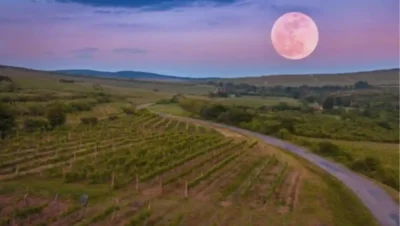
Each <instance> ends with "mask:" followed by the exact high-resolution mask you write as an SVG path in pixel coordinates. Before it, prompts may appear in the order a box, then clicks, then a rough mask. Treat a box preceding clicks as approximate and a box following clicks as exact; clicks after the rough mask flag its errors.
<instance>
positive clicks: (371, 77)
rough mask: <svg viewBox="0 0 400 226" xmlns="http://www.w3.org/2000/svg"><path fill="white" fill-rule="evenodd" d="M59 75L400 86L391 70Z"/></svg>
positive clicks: (78, 72) (83, 72) (74, 72)
mask: <svg viewBox="0 0 400 226" xmlns="http://www.w3.org/2000/svg"><path fill="white" fill-rule="evenodd" d="M54 72H56V73H62V74H68V75H74V76H80V75H83V76H92V77H101V78H106V77H107V78H124V79H135V80H148V81H165V82H206V81H215V82H233V83H247V84H252V85H257V86H259V85H265V86H276V85H282V86H301V85H309V86H322V85H352V84H354V83H356V82H357V81H361V80H362V81H366V82H368V83H369V84H371V85H391V86H392V85H395V86H398V85H399V69H398V68H397V69H387V70H376V71H365V72H353V73H341V74H312V75H310V74H297V75H293V74H292V75H265V76H254V77H240V78H211V77H209V78H190V77H178V76H170V75H161V74H155V73H149V72H138V71H118V72H104V71H92V70H58V71H54Z"/></svg>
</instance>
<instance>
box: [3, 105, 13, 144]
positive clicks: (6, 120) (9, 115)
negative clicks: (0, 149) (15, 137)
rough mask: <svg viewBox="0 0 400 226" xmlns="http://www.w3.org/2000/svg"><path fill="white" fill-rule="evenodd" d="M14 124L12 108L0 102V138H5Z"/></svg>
mask: <svg viewBox="0 0 400 226" xmlns="http://www.w3.org/2000/svg"><path fill="white" fill-rule="evenodd" d="M15 125H16V123H15V116H14V114H13V112H12V109H11V108H10V107H8V106H7V105H5V104H0V138H2V139H3V138H5V136H6V134H7V133H8V132H10V131H11V129H12V128H13V127H14V126H15Z"/></svg>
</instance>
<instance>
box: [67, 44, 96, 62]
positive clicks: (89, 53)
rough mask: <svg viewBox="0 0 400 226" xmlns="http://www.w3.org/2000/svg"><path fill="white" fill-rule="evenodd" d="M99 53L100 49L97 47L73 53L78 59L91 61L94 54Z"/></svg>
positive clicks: (76, 50)
mask: <svg viewBox="0 0 400 226" xmlns="http://www.w3.org/2000/svg"><path fill="white" fill-rule="evenodd" d="M98 51H99V49H98V48H95V47H86V48H81V49H75V50H72V51H71V52H72V53H73V54H74V55H75V57H76V58H79V59H91V58H93V57H94V54H95V53H97V52H98Z"/></svg>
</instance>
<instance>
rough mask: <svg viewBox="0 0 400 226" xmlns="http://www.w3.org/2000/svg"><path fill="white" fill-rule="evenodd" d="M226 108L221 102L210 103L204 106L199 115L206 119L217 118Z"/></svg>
mask: <svg viewBox="0 0 400 226" xmlns="http://www.w3.org/2000/svg"><path fill="white" fill-rule="evenodd" d="M227 110H228V107H226V106H224V105H221V104H212V105H208V106H204V107H203V108H202V109H201V111H200V115H201V116H202V117H204V118H206V119H217V118H218V116H219V115H220V114H222V113H224V112H225V111H227Z"/></svg>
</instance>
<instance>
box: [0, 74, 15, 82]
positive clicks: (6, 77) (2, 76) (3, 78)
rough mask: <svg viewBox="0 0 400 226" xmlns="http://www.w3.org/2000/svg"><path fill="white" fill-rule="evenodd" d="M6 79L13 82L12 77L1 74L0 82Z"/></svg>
mask: <svg viewBox="0 0 400 226" xmlns="http://www.w3.org/2000/svg"><path fill="white" fill-rule="evenodd" d="M2 81H5V82H12V80H11V79H10V77H8V76H5V75H0V82H2Z"/></svg>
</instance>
